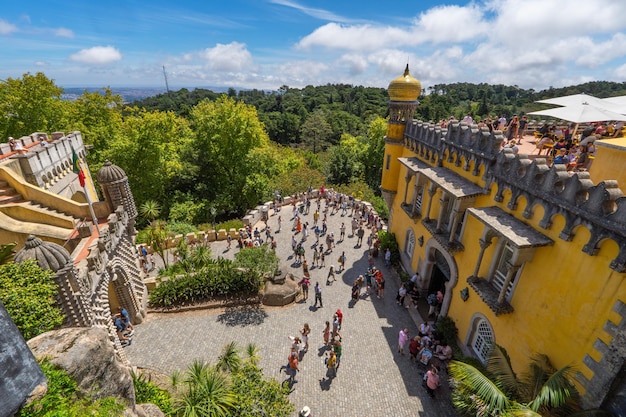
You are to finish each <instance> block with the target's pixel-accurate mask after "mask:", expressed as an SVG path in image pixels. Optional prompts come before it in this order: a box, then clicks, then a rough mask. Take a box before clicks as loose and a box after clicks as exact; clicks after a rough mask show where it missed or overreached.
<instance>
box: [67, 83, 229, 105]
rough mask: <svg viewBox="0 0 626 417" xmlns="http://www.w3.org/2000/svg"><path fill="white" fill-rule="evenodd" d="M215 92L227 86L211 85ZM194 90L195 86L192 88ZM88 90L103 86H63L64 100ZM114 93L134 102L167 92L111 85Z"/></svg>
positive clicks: (128, 101) (223, 89)
mask: <svg viewBox="0 0 626 417" xmlns="http://www.w3.org/2000/svg"><path fill="white" fill-rule="evenodd" d="M209 88H210V89H211V90H212V91H215V92H226V91H228V89H227V88H224V87H209ZM191 90H194V88H191ZM85 91H88V92H90V93H93V92H95V91H102V88H94V87H68V88H65V87H64V88H63V95H62V96H61V98H62V99H63V100H76V99H77V98H78V97H80V96H81V95H82V94H83V92H85ZM111 91H112V92H113V94H119V95H120V96H122V98H123V99H124V101H125V102H126V103H132V102H133V101H139V100H143V99H145V98H148V97H154V96H157V95H159V94H165V88H161V87H158V88H157V87H111Z"/></svg>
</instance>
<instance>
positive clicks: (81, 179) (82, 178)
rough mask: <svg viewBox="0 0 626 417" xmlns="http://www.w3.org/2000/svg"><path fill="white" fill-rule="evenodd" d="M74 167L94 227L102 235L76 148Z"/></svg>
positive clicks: (73, 157)
mask: <svg viewBox="0 0 626 417" xmlns="http://www.w3.org/2000/svg"><path fill="white" fill-rule="evenodd" d="M72 165H73V171H74V173H75V174H77V175H78V182H79V183H80V185H81V187H83V192H84V193H85V198H86V199H87V205H88V206H89V213H90V214H91V219H92V221H93V224H94V226H96V232H98V236H99V235H100V227H99V226H98V218H97V217H96V213H95V212H94V211H93V204H92V203H91V197H89V191H88V190H87V183H86V182H85V173H84V172H83V167H82V165H81V160H80V159H79V158H78V155H77V154H76V151H75V150H74V147H72Z"/></svg>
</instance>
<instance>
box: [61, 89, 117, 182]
mask: <svg viewBox="0 0 626 417" xmlns="http://www.w3.org/2000/svg"><path fill="white" fill-rule="evenodd" d="M67 103H70V105H69V109H68V111H67V112H66V114H65V120H64V122H63V126H62V127H59V129H66V130H68V131H73V130H78V131H80V132H81V134H82V135H83V140H84V141H85V143H86V144H89V145H93V148H92V149H91V150H90V151H89V154H88V157H89V161H90V162H91V163H92V164H93V166H92V168H94V169H95V170H97V169H98V168H99V167H100V165H101V164H103V163H104V159H105V157H106V155H104V154H103V153H104V152H106V151H107V150H108V149H109V147H110V146H111V143H113V142H115V141H116V140H119V139H120V135H121V128H122V120H123V119H122V110H123V108H124V99H123V98H122V97H121V96H120V95H118V94H113V92H112V91H111V89H109V88H105V89H103V90H102V91H94V92H88V91H85V92H84V93H83V94H82V95H81V96H80V97H78V98H77V99H76V100H75V101H73V102H69V101H68V102H67ZM112 160H114V161H116V159H112ZM123 168H125V167H123Z"/></svg>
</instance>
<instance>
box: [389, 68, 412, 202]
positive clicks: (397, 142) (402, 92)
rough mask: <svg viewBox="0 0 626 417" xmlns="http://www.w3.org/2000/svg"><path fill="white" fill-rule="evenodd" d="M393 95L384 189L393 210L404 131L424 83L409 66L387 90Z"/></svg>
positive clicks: (390, 108)
mask: <svg viewBox="0 0 626 417" xmlns="http://www.w3.org/2000/svg"><path fill="white" fill-rule="evenodd" d="M387 91H388V92H389V121H388V122H387V134H386V135H385V159H384V161H383V178H382V183H381V187H380V190H381V192H382V195H383V198H384V199H385V203H387V207H388V208H389V209H391V205H392V204H393V198H394V196H395V195H396V193H397V191H398V190H397V188H398V187H397V178H398V173H399V170H400V162H398V158H399V157H401V156H402V150H403V148H404V129H405V127H406V123H407V121H410V120H412V119H413V113H414V112H415V109H416V108H417V105H418V104H419V103H418V101H417V98H418V97H419V96H420V94H421V92H422V84H421V83H420V82H419V81H418V80H417V79H415V78H413V77H412V76H411V74H410V73H409V64H407V65H406V69H405V70H404V74H402V75H401V76H400V77H398V78H396V79H394V80H392V81H391V82H390V83H389V87H388V88H387Z"/></svg>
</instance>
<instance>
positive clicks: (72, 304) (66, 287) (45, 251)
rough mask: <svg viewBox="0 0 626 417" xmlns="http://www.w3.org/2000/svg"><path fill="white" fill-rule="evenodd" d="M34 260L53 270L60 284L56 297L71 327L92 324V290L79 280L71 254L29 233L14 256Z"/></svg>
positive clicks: (17, 258) (17, 259)
mask: <svg viewBox="0 0 626 417" xmlns="http://www.w3.org/2000/svg"><path fill="white" fill-rule="evenodd" d="M27 259H34V260H35V261H37V264H38V265H39V267H40V268H41V269H49V270H51V271H52V272H54V277H53V279H54V281H55V282H56V284H57V285H58V292H57V298H58V302H59V305H60V306H61V308H62V310H63V313H64V314H65V318H66V322H67V324H68V325H70V326H72V327H89V326H91V325H92V324H93V313H92V311H91V306H90V305H89V301H88V299H87V297H86V294H88V293H89V289H88V288H87V287H86V284H85V283H84V282H82V281H81V280H79V279H78V273H77V271H76V269H75V268H74V262H73V261H72V258H71V256H70V253H69V252H68V251H67V250H66V249H65V248H64V247H62V246H60V245H57V244H56V243H53V242H45V241H43V240H41V239H39V238H38V237H36V236H34V235H30V236H28V239H26V243H25V244H24V248H22V249H21V250H20V251H19V252H17V254H16V255H15V262H17V263H20V262H24V261H26V260H27Z"/></svg>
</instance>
